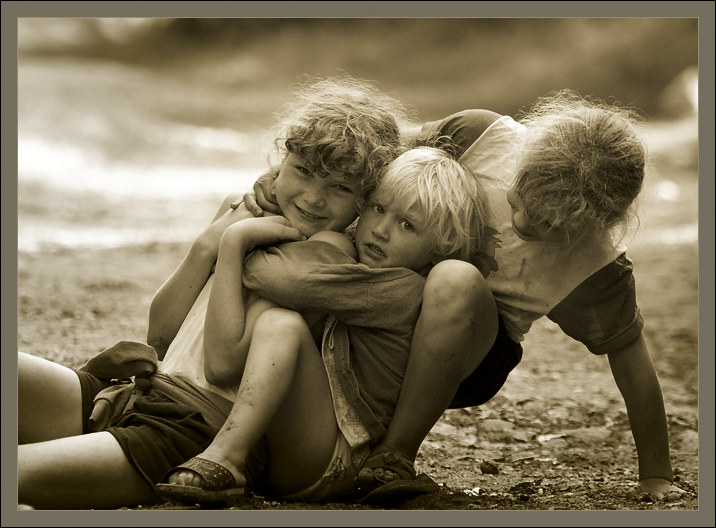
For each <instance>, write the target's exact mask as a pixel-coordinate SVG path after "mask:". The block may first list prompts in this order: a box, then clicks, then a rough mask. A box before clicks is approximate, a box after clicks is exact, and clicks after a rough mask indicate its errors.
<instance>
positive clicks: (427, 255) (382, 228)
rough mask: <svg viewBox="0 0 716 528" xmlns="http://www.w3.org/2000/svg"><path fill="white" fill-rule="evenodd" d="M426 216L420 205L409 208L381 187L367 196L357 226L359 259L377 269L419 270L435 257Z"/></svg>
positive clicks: (356, 237) (356, 238)
mask: <svg viewBox="0 0 716 528" xmlns="http://www.w3.org/2000/svg"><path fill="white" fill-rule="evenodd" d="M426 227H427V226H426V225H425V215H424V214H423V211H422V210H421V209H420V207H419V206H418V205H417V204H413V205H412V206H410V207H406V206H405V204H401V203H399V202H397V201H394V200H393V199H392V196H391V194H390V193H388V192H387V191H386V190H385V189H383V188H381V187H379V188H378V189H377V190H376V191H375V192H373V193H372V194H371V196H370V198H369V199H368V203H367V204H366V206H365V208H364V209H363V211H362V212H361V216H360V219H359V220H358V225H357V226H356V232H355V242H356V249H357V250H358V260H359V261H360V262H362V263H363V264H366V265H368V266H370V267H374V268H389V267H404V268H409V269H412V270H414V271H420V270H422V269H423V268H425V267H426V266H427V265H429V264H431V263H432V262H433V260H434V258H435V256H436V255H435V252H434V250H433V244H432V241H431V240H430V237H429V236H428V233H427V231H426Z"/></svg>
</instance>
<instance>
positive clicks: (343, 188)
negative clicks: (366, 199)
mask: <svg viewBox="0 0 716 528" xmlns="http://www.w3.org/2000/svg"><path fill="white" fill-rule="evenodd" d="M336 189H338V190H339V191H340V192H344V193H351V194H353V189H351V188H350V187H348V186H346V185H336Z"/></svg>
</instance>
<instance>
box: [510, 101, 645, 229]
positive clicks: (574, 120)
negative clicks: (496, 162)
mask: <svg viewBox="0 0 716 528" xmlns="http://www.w3.org/2000/svg"><path fill="white" fill-rule="evenodd" d="M519 121H520V122H521V123H522V124H523V125H525V127H527V134H526V143H525V150H524V152H523V155H522V157H521V161H520V164H519V169H518V173H517V178H516V181H515V191H516V192H517V193H518V195H519V196H520V198H521V199H522V202H523V205H524V208H525V212H526V214H527V216H528V218H529V219H530V221H531V222H533V223H535V224H539V223H543V222H546V223H548V224H550V225H551V228H552V229H560V231H561V232H562V233H563V235H564V238H565V239H566V240H571V239H575V238H579V237H580V236H582V235H583V234H585V233H587V232H589V231H591V230H594V229H596V230H607V231H612V232H613V231H614V230H615V229H616V228H618V227H624V226H626V224H627V221H628V220H629V218H630V216H631V213H632V212H633V211H632V205H633V203H634V201H635V199H636V197H637V196H638V195H639V192H640V191H641V188H642V183H643V181H644V173H645V163H646V146H645V143H644V141H643V139H642V138H641V137H640V134H639V130H638V125H639V124H640V122H641V119H640V117H639V116H638V114H637V113H636V112H635V111H634V110H632V109H629V108H626V107H623V106H620V105H619V104H618V103H612V104H610V103H607V102H605V101H602V100H599V99H588V98H584V97H581V96H579V95H578V94H577V93H575V92H573V91H571V90H562V91H559V92H555V93H553V94H551V95H548V96H545V97H543V98H540V99H538V100H537V102H536V103H535V104H534V105H533V106H532V108H531V109H530V111H529V113H527V114H526V115H525V116H524V117H523V118H522V119H520V120H519Z"/></svg>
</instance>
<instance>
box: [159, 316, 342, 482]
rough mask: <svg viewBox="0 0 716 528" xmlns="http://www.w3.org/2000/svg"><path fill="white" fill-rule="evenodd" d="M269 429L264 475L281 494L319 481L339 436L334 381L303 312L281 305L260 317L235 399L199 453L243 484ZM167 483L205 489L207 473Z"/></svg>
mask: <svg viewBox="0 0 716 528" xmlns="http://www.w3.org/2000/svg"><path fill="white" fill-rule="evenodd" d="M264 434H266V438H267V441H268V446H269V464H268V468H267V470H266V477H267V480H268V482H269V485H270V486H271V489H272V491H274V492H276V493H291V492H295V491H299V490H301V489H304V488H306V487H307V486H309V485H310V484H313V483H314V482H315V481H316V480H318V479H319V478H320V476H321V475H322V474H323V472H324V471H325V469H326V467H328V463H329V462H330V459H331V456H332V455H333V449H334V447H335V444H336V439H337V434H338V425H337V424H336V419H335V414H334V412H333V400H332V397H331V392H330V387H329V385H328V378H327V375H326V371H325V368H324V366H323V361H322V359H321V354H320V352H319V350H318V349H317V347H316V344H315V342H314V340H313V337H312V336H311V332H310V329H309V328H308V326H307V325H306V323H305V321H304V320H303V318H302V317H301V316H300V315H299V314H297V313H296V312H292V311H290V310H284V309H280V308H279V309H272V310H268V311H267V312H264V313H263V314H262V315H261V316H260V317H259V318H258V319H257V321H256V325H255V327H254V331H253V340H252V343H251V347H250V349H249V354H248V358H247V362H246V368H245V370H244V376H243V378H242V380H241V385H240V387H239V392H238V394H237V397H236V403H235V404H234V407H233V409H232V411H231V413H230V415H229V417H228V419H227V420H226V422H225V423H224V426H223V427H222V428H221V430H220V431H219V433H218V434H217V436H216V437H215V438H214V441H213V442H212V444H211V445H210V446H209V447H208V448H207V449H206V450H205V451H204V452H203V453H202V454H201V455H199V456H201V457H202V458H206V459H209V460H212V461H214V462H217V463H219V464H221V465H223V466H224V467H226V468H227V469H229V470H230V471H231V472H232V473H233V474H234V478H235V480H236V484H237V487H242V486H243V485H245V482H246V481H245V478H244V472H245V464H246V460H247V458H248V456H249V453H250V451H251V449H253V447H254V446H255V445H256V443H257V442H258V441H259V440H260V438H261V437H262V436H263V435H264ZM169 483H170V484H179V485H185V486H199V487H200V486H201V483H202V478H201V477H200V476H198V475H197V474H196V473H193V472H191V471H183V470H180V471H176V472H175V473H174V474H172V475H171V476H170V478H169Z"/></svg>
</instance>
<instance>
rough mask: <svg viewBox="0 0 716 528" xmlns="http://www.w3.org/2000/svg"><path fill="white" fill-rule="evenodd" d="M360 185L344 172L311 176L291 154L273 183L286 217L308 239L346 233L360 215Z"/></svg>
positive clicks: (301, 162) (300, 161)
mask: <svg viewBox="0 0 716 528" xmlns="http://www.w3.org/2000/svg"><path fill="white" fill-rule="evenodd" d="M360 192H361V189H360V185H359V183H358V182H357V181H355V179H354V180H351V178H349V177H347V176H346V175H345V174H343V173H341V172H332V173H330V174H329V175H327V176H323V175H319V174H315V173H312V172H311V171H310V169H308V167H307V166H306V164H305V163H303V160H302V159H301V158H300V157H298V156H296V155H295V154H293V153H290V152H289V153H288V155H287V156H286V159H285V160H284V161H283V163H282V164H281V169H280V170H279V173H278V176H277V177H276V180H275V181H274V193H275V195H276V201H277V203H278V205H279V207H280V208H281V211H282V212H283V215H284V216H285V217H286V218H287V219H288V221H289V222H291V226H293V227H295V228H296V229H298V230H299V231H300V232H301V233H303V234H304V235H305V236H307V237H310V236H311V235H314V234H316V233H318V232H319V231H343V230H344V229H345V228H346V227H348V226H349V225H350V224H351V223H352V222H353V220H355V218H356V216H357V214H358V199H359V198H360Z"/></svg>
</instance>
